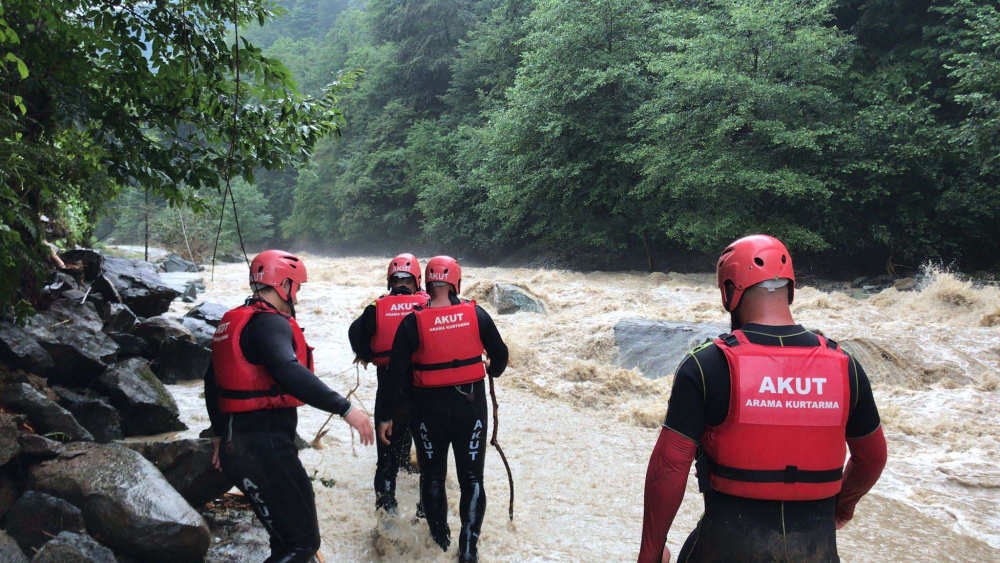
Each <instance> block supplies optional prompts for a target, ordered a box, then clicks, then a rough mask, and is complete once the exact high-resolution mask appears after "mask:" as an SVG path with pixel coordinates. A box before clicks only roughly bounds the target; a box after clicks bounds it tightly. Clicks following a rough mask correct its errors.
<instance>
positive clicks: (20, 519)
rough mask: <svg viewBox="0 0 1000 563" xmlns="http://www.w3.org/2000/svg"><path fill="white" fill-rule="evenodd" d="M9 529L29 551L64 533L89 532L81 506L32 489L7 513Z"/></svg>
mask: <svg viewBox="0 0 1000 563" xmlns="http://www.w3.org/2000/svg"><path fill="white" fill-rule="evenodd" d="M6 528H7V533H8V534H10V537H12V538H14V540H15V541H17V544H18V545H20V546H21V549H23V550H24V552H25V553H34V552H35V551H36V550H38V549H39V548H40V547H42V545H44V544H45V543H46V542H47V541H49V540H50V539H52V537H53V536H55V535H58V534H59V533H60V532H64V531H65V532H83V533H86V531H87V526H86V525H85V524H84V522H83V513H82V512H80V509H79V508H77V507H75V506H73V505H72V504H70V503H68V502H66V501H65V500H63V499H61V498H57V497H54V496H52V495H47V494H45V493H40V492H38V491H28V492H26V493H24V494H23V495H21V498H19V499H17V502H16V503H14V506H12V507H11V509H10V512H8V513H7V522H6Z"/></svg>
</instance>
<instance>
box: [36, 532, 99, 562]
mask: <svg viewBox="0 0 1000 563" xmlns="http://www.w3.org/2000/svg"><path fill="white" fill-rule="evenodd" d="M31 563H117V560H116V559H115V554H114V552H112V551H111V550H110V549H108V548H106V547H104V546H103V545H101V544H99V543H97V542H96V541H94V538H92V537H90V536H88V535H87V534H74V533H72V532H61V533H60V534H59V535H58V536H56V537H55V538H54V539H53V540H51V541H49V542H48V543H46V544H45V545H44V546H43V547H42V549H41V551H39V552H38V553H37V554H35V558H34V559H32V560H31Z"/></svg>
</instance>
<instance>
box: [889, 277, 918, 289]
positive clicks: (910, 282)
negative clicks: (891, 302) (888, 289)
mask: <svg viewBox="0 0 1000 563" xmlns="http://www.w3.org/2000/svg"><path fill="white" fill-rule="evenodd" d="M892 287H893V289H895V290H896V291H914V290H915V289H917V280H916V279H915V278H903V279H901V280H896V283H894V284H892Z"/></svg>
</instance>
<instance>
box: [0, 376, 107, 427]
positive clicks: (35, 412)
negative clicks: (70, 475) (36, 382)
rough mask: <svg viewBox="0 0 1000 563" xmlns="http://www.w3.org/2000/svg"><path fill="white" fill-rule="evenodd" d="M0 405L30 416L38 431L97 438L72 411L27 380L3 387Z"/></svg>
mask: <svg viewBox="0 0 1000 563" xmlns="http://www.w3.org/2000/svg"><path fill="white" fill-rule="evenodd" d="M0 405H2V406H3V407H4V408H5V409H7V410H11V411H14V412H19V413H22V414H24V415H27V417H28V420H29V421H30V422H31V425H32V428H34V429H35V431H37V432H39V433H42V434H59V435H61V436H64V437H65V438H67V439H68V440H93V439H94V437H93V436H92V435H91V434H90V432H87V430H86V429H84V428H83V427H82V426H80V424H79V423H78V422H77V421H76V418H74V417H73V415H72V414H70V413H69V411H67V410H66V409H64V408H62V407H60V406H59V405H58V404H56V403H55V402H54V401H52V400H51V399H49V398H48V397H46V396H45V395H44V394H42V393H41V392H40V391H38V390H37V389H35V388H34V387H32V386H31V385H29V384H27V383H8V384H4V385H2V386H0Z"/></svg>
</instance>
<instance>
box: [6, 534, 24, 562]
mask: <svg viewBox="0 0 1000 563" xmlns="http://www.w3.org/2000/svg"><path fill="white" fill-rule="evenodd" d="M0 561H3V562H4V563H28V561H29V560H28V556H27V555H25V554H24V552H23V551H21V546H19V545H17V542H16V541H14V538H12V537H10V536H9V535H7V532H4V531H3V530H0Z"/></svg>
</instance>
